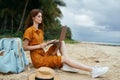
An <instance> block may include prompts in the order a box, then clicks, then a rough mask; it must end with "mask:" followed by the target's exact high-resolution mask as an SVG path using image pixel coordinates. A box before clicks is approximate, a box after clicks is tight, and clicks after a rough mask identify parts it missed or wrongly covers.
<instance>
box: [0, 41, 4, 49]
mask: <svg viewBox="0 0 120 80" xmlns="http://www.w3.org/2000/svg"><path fill="white" fill-rule="evenodd" d="M3 43H4V39H0V51H1V50H4V45H3Z"/></svg>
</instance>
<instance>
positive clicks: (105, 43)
mask: <svg viewBox="0 0 120 80" xmlns="http://www.w3.org/2000/svg"><path fill="white" fill-rule="evenodd" d="M80 43H86V44H96V45H104V46H118V47H120V43H118V44H117V43H107V42H87V41H81V42H80Z"/></svg>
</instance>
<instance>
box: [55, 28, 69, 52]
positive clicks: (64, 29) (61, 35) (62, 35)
mask: <svg viewBox="0 0 120 80" xmlns="http://www.w3.org/2000/svg"><path fill="white" fill-rule="evenodd" d="M66 32H67V27H66V26H63V27H62V30H61V34H60V38H59V43H58V46H57V48H56V49H55V51H54V52H53V54H55V53H56V52H57V51H58V49H59V48H60V42H61V41H63V40H64V39H65V36H66Z"/></svg>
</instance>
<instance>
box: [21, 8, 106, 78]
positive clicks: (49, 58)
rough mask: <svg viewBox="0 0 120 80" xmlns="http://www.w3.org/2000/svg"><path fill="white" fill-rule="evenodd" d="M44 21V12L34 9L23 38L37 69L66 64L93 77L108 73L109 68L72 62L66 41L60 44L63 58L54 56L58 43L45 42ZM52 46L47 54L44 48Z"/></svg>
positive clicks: (25, 48) (58, 66)
mask: <svg viewBox="0 0 120 80" xmlns="http://www.w3.org/2000/svg"><path fill="white" fill-rule="evenodd" d="M42 19H43V18H42V11H41V10H39V9H33V10H32V11H31V12H30V14H29V15H28V18H27V20H26V30H25V32H24V36H23V47H24V50H29V51H30V57H31V60H32V63H33V66H34V67H35V68H39V67H42V66H46V67H51V68H64V66H63V64H66V65H68V66H70V67H72V68H75V69H80V70H84V71H88V72H91V73H92V77H98V76H100V75H102V74H104V73H106V72H107V71H108V67H101V68H97V67H90V66H87V65H83V64H80V63H79V64H78V63H75V62H74V61H72V60H70V59H69V58H68V57H67V55H66V54H67V51H66V47H65V42H64V41H62V42H61V43H60V44H61V47H60V49H59V51H60V54H61V56H58V55H57V53H56V54H53V52H54V50H55V49H56V47H57V41H56V40H51V41H47V42H44V30H43V29H44V27H43V20H42ZM50 44H52V46H51V47H50V48H49V49H48V51H46V52H45V51H44V48H45V47H46V46H48V45H50Z"/></svg>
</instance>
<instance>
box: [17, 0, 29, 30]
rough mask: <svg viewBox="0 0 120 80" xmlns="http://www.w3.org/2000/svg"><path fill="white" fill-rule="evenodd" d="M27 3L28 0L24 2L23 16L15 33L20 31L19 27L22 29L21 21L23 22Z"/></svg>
mask: <svg viewBox="0 0 120 80" xmlns="http://www.w3.org/2000/svg"><path fill="white" fill-rule="evenodd" d="M28 2H29V0H27V1H26V4H25V8H24V11H23V15H22V18H21V21H20V25H19V27H18V30H17V32H19V31H20V29H21V27H22V24H23V20H24V16H25V12H26V8H27V5H28Z"/></svg>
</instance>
